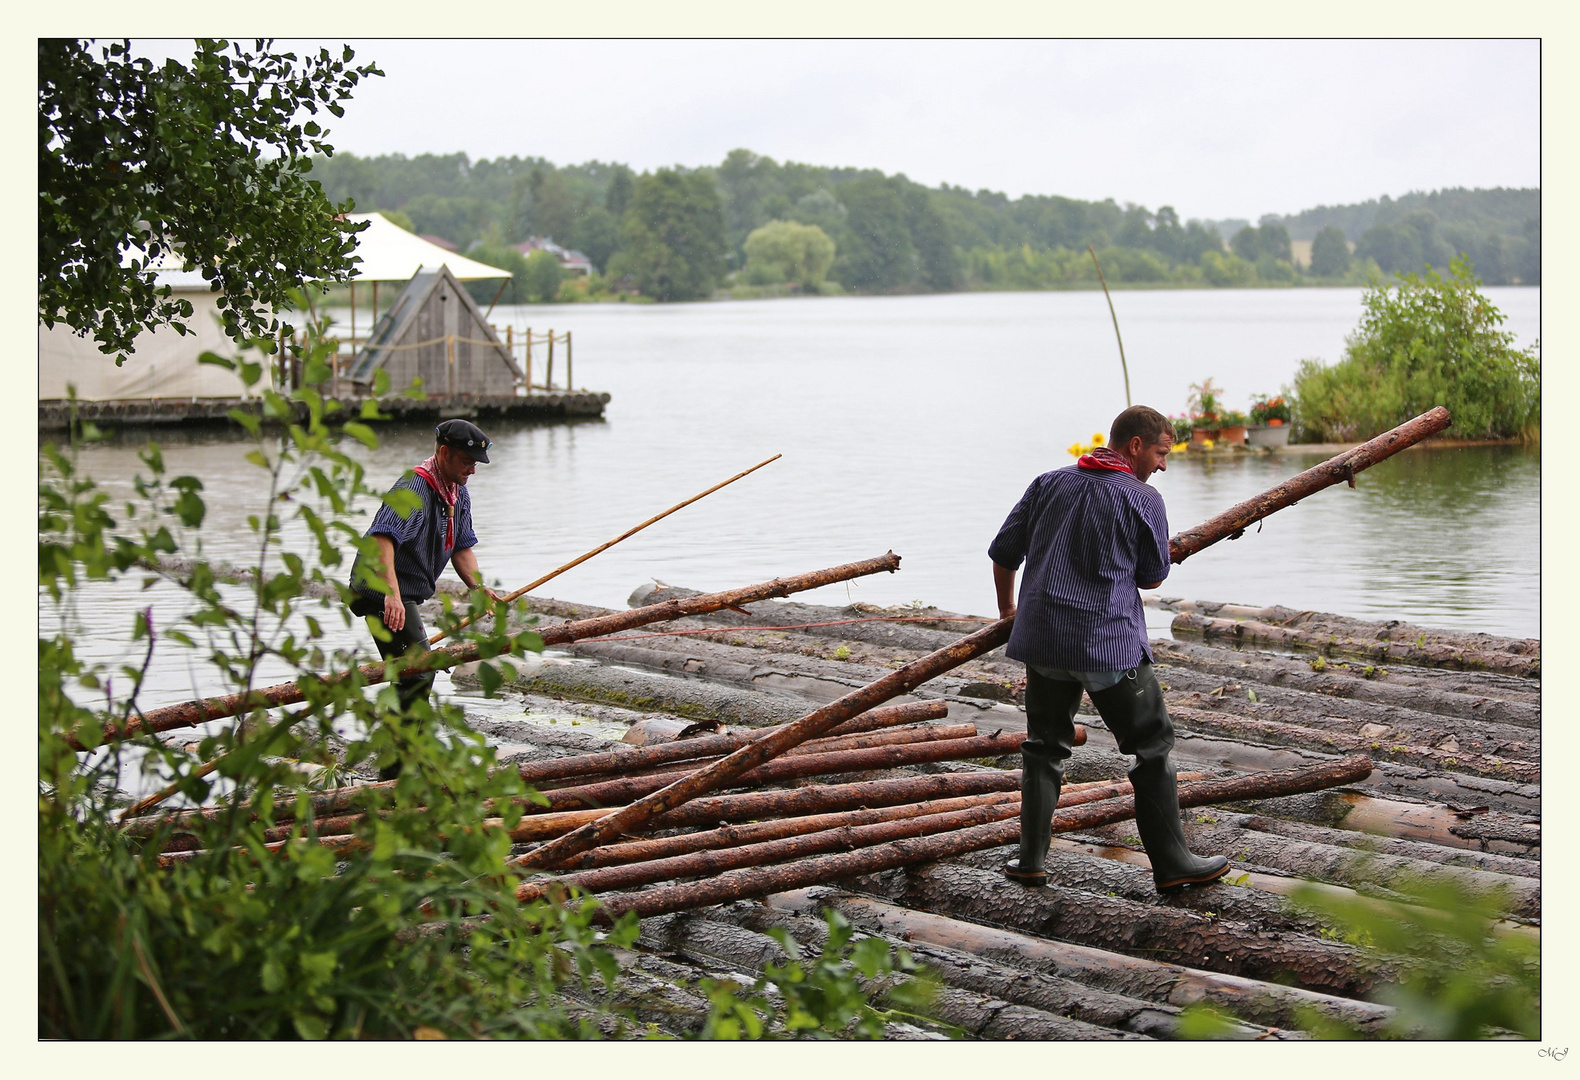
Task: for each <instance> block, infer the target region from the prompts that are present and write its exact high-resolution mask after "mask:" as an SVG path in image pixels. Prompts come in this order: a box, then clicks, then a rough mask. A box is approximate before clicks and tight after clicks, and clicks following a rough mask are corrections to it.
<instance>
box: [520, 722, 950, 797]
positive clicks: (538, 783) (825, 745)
mask: <svg viewBox="0 0 1580 1080" xmlns="http://www.w3.org/2000/svg"><path fill="white" fill-rule="evenodd" d="M976 735H977V726H976V725H975V724H920V725H914V726H906V727H896V728H890V729H888V730H887V731H868V732H859V733H856V734H853V735H833V736H826V737H824V738H821V739H812V740H810V741H808V742H804V743H802V744H801V745H800V746H798V747H796V748H795V749H794V750H789V751H786V753H785V755H784V756H785V758H786V759H789V758H796V757H805V756H807V755H808V754H826V753H833V752H836V751H841V750H870V749H872V748H873V747H875V746H898V745H904V746H911V745H916V744H920V743H930V742H943V741H946V740H949V739H971V738H975V737H976ZM722 738H723V739H726V740H728V741H731V742H734V743H735V744H736V745H735V746H734V747H731V748H730V749H732V750H738V749H740V748H741V747H742V746H744V745H746V743H748V742H750V741H751V738H752V737H751V736H750V735H744V736H742V735H726V736H722ZM686 741H688V742H689V741H691V740H689V739H688V740H686ZM671 745H673V744H671ZM729 752H730V751H729V750H720V751H715V752H714V753H711V754H698V755H696V756H695V757H690V758H679V759H675V760H672V761H667V762H659V763H655V764H644V765H631V766H627V767H626V768H620V769H610V768H603V769H598V770H596V771H593V772H576V773H573V774H571V775H569V776H554V775H552V774H553V772H554V771H555V768H554V767H555V766H557V765H559V764H560V763H561V762H574V761H575V760H576V759H575V758H561V759H560V760H559V761H545V762H541V763H540V765H541V768H539V769H533V770H531V771H532V773H533V774H534V775H528V776H523V777H522V779H524V780H526V781H527V782H528V783H530V784H532V785H533V786H534V787H536V788H538V789H539V790H541V791H551V790H554V789H555V788H557V787H564V786H565V785H567V784H572V783H586V782H590V781H591V780H593V779H607V778H610V777H611V776H612V775H618V776H624V777H633V776H649V775H655V774H656V773H658V772H659V771H663V772H669V773H673V772H675V771H676V770H679V771H682V772H684V771H686V770H688V769H695V768H698V767H700V766H701V765H704V764H706V763H708V762H710V761H713V760H716V759H718V758H721V757H723V756H724V755H725V754H726V753H729ZM621 756H625V755H621ZM522 768H523V769H525V768H526V766H522ZM543 773H548V774H549V775H542V774H543Z"/></svg>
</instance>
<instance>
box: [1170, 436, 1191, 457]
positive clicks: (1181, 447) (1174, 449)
mask: <svg viewBox="0 0 1580 1080" xmlns="http://www.w3.org/2000/svg"><path fill="white" fill-rule="evenodd" d="M1189 445H1190V440H1189V439H1186V440H1185V441H1184V442H1177V443H1175V444H1174V445H1173V446H1171V447H1169V451H1170V452H1171V453H1175V454H1178V453H1180V452H1182V451H1183V450H1184V449H1185V448H1186V447H1187V446H1189Z"/></svg>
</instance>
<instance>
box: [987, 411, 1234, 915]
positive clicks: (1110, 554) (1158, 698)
mask: <svg viewBox="0 0 1580 1080" xmlns="http://www.w3.org/2000/svg"><path fill="white" fill-rule="evenodd" d="M1173 441H1174V429H1173V426H1172V425H1171V424H1170V423H1169V421H1168V418H1167V417H1165V416H1164V415H1163V414H1162V413H1160V412H1158V411H1157V410H1156V409H1150V408H1148V407H1146V406H1145V405H1135V406H1132V407H1130V408H1128V409H1126V410H1125V411H1124V412H1122V413H1120V414H1119V415H1118V416H1117V417H1116V418H1115V419H1114V423H1113V427H1112V429H1111V430H1110V432H1109V440H1108V443H1109V444H1108V446H1106V447H1099V448H1098V449H1096V450H1093V451H1092V452H1091V453H1090V454H1086V455H1084V456H1082V457H1081V459H1080V460H1079V461H1078V462H1077V463H1076V464H1075V465H1071V466H1068V467H1066V468H1063V469H1055V470H1053V471H1051V472H1046V473H1043V474H1042V475H1041V476H1039V477H1037V479H1035V480H1033V481H1032V482H1031V486H1030V487H1028V488H1027V489H1026V493H1025V494H1024V495H1023V496H1021V499H1020V502H1018V503H1016V504H1015V508H1014V509H1013V510H1011V511H1010V514H1009V517H1008V518H1006V519H1005V521H1004V524H1003V526H1002V527H1001V528H1000V529H999V532H998V535H997V536H996V537H995V538H994V539H993V543H992V545H991V546H990V547H989V548H988V556H989V557H990V558H991V559H992V560H993V583H994V586H995V588H996V590H997V593H998V608H999V616H1000V617H1001V618H1008V617H1010V616H1015V626H1014V630H1013V632H1012V633H1011V635H1010V640H1009V647H1008V648H1007V649H1006V653H1007V655H1008V656H1009V657H1010V658H1011V659H1013V660H1020V661H1021V662H1023V663H1024V664H1025V665H1026V729H1027V739H1026V741H1025V742H1024V743H1023V744H1021V762H1022V764H1021V807H1020V857H1019V858H1018V859H1012V860H1011V861H1010V862H1009V864H1008V865H1007V866H1006V867H1005V870H1004V872H1005V874H1007V875H1008V876H1009V877H1010V878H1012V879H1013V880H1015V881H1018V882H1020V883H1022V884H1025V885H1043V884H1045V883H1046V882H1047V880H1048V875H1047V872H1046V871H1045V870H1044V869H1043V866H1044V862H1045V860H1046V858H1047V854H1048V846H1049V843H1050V841H1051V838H1052V829H1053V812H1054V809H1055V807H1057V806H1058V804H1059V789H1060V787H1061V785H1062V784H1063V781H1064V763H1065V760H1066V759H1068V758H1069V756H1070V752H1071V749H1072V747H1073V745H1074V739H1075V715H1076V710H1077V709H1078V708H1079V707H1080V704H1081V692H1082V690H1085V691H1086V693H1087V694H1089V695H1090V696H1091V699H1092V704H1093V705H1095V706H1096V707H1097V711H1098V713H1099V714H1100V715H1101V716H1102V718H1103V723H1104V724H1105V725H1106V726H1107V727H1108V730H1109V731H1111V732H1113V734H1114V737H1115V739H1116V740H1117V741H1118V743H1119V749H1120V751H1121V752H1122V753H1126V754H1132V755H1134V756H1135V759H1136V764H1135V766H1134V767H1133V768H1132V769H1131V770H1130V782H1131V784H1132V785H1133V786H1134V788H1135V800H1136V827H1137V831H1138V832H1140V834H1141V842H1142V844H1143V845H1144V846H1145V847H1146V850H1147V857H1148V858H1149V859H1150V860H1151V862H1152V878H1153V881H1154V883H1155V884H1156V885H1157V888H1158V890H1159V891H1160V892H1162V891H1168V890H1173V889H1177V888H1180V887H1182V886H1185V885H1191V884H1200V883H1204V882H1209V881H1214V880H1216V879H1218V878H1220V877H1222V876H1223V875H1224V874H1226V873H1228V872H1229V862H1228V860H1227V859H1225V858H1223V857H1222V856H1214V857H1212V858H1206V859H1203V858H1198V857H1197V856H1195V855H1193V854H1191V852H1190V849H1189V848H1188V847H1186V845H1185V832H1184V830H1183V829H1182V828H1181V826H1180V811H1179V792H1178V787H1177V784H1176V781H1175V774H1174V766H1173V764H1172V763H1171V762H1170V760H1169V751H1170V750H1171V749H1172V748H1173V746H1174V729H1173V726H1172V725H1171V724H1170V722H1169V714H1168V710H1167V708H1165V707H1164V704H1163V691H1162V689H1161V688H1160V687H1159V686H1158V681H1157V678H1156V677H1155V676H1154V675H1153V673H1152V653H1151V650H1150V649H1149V648H1148V646H1147V633H1146V620H1145V617H1144V616H1143V614H1142V609H1141V596H1140V594H1139V593H1138V592H1137V589H1138V587H1139V588H1142V589H1155V588H1157V587H1158V586H1159V585H1161V584H1162V583H1163V579H1164V578H1165V577H1167V576H1168V572H1169V531H1168V521H1167V518H1166V516H1165V514H1164V510H1163V498H1162V496H1160V495H1159V494H1158V493H1157V491H1156V490H1155V489H1153V488H1151V487H1148V486H1147V478H1148V477H1150V476H1151V475H1152V474H1153V473H1154V472H1162V471H1163V470H1164V469H1165V468H1166V461H1167V458H1168V454H1169V448H1170V446H1171V445H1172V444H1173ZM1022 562H1025V563H1026V574H1025V578H1024V580H1023V581H1022V584H1021V589H1020V604H1019V606H1018V608H1017V605H1016V603H1015V574H1016V571H1017V570H1018V569H1019V567H1020V564H1021V563H1022Z"/></svg>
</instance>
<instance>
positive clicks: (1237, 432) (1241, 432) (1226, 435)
mask: <svg viewBox="0 0 1580 1080" xmlns="http://www.w3.org/2000/svg"><path fill="white" fill-rule="evenodd" d="M1218 441H1219V442H1223V443H1227V444H1229V445H1230V446H1242V445H1244V443H1245V425H1244V424H1235V425H1234V426H1233V427H1227V426H1226V427H1221V428H1219V429H1218Z"/></svg>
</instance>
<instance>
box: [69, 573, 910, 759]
mask: <svg viewBox="0 0 1580 1080" xmlns="http://www.w3.org/2000/svg"><path fill="white" fill-rule="evenodd" d="M899 568H900V557H899V556H898V555H896V554H894V552H892V551H891V552H889V553H887V554H886V555H882V556H879V557H878V558H875V559H866V560H864V561H862V562H855V563H845V564H844V565H841V566H834V567H830V568H828V569H826V570H816V571H813V572H811V573H808V574H798V575H795V576H793V577H785V578H775V579H774V580H772V581H768V582H763V583H762V584H759V585H748V586H746V587H744V588H740V589H731V590H728V591H726V592H717V593H705V594H703V595H700V596H694V597H690V598H689V599H686V600H671V601H666V602H665V603H662V604H654V605H652V606H650V607H645V608H637V609H635V610H632V611H622V612H617V613H615V614H613V615H605V616H600V617H597V618H592V619H583V620H581V621H579V622H569V623H562V624H560V625H559V626H552V627H545V628H544V629H543V630H542V631H541V632H538V633H537V634H536V636H537V637H539V638H541V639H542V641H543V644H544V645H562V644H565V643H567V642H571V641H575V640H577V639H578V638H584V637H602V636H604V635H606V634H615V633H619V632H620V631H621V630H630V629H632V628H633V627H637V626H647V625H649V624H651V623H655V622H665V621H668V620H671V619H678V618H682V617H683V616H686V615H697V614H701V613H703V612H708V611H716V610H718V609H719V608H723V607H731V606H738V605H740V604H746V603H751V602H752V601H754V600H766V599H769V598H770V597H775V596H788V595H790V594H791V593H795V592H802V591H804V590H807V589H816V588H819V587H820V586H823V585H832V584H835V583H837V582H840V581H850V580H851V579H853V578H858V577H864V576H866V575H868V574H877V573H883V572H888V573H893V572H894V571H896V570H898V569H899ZM529 633H530V632H529ZM526 636H527V635H516V637H515V638H513V639H512V647H513V648H514V647H515V643H516V642H517V641H519V640H521V639H523V638H524V637H526ZM481 658H483V653H482V646H481V645H479V644H477V643H475V642H474V643H467V644H463V645H454V646H451V647H449V648H445V649H437V650H435V651H433V652H430V653H424V654H422V655H420V656H418V657H416V658H412V659H407V660H405V661H404V662H402V661H390V662H388V663H385V662H383V661H380V662H379V663H374V664H364V665H362V666H361V667H359V668H357V669H356V670H355V672H354V673H351V672H343V673H341V674H338V675H334V676H330V677H329V678H327V679H326V678H323V677H321V676H316V675H304V676H302V678H300V679H298V680H297V681H296V682H289V683H280V684H278V685H275V686H269V687H264V688H262V689H259V690H253V691H249V692H248V693H244V694H226V695H224V696H221V697H213V698H203V699H200V700H197V701H189V702H186V703H184V704H181V705H170V706H167V707H165V708H161V709H151V710H149V711H147V712H145V713H143V714H142V715H141V716H140V717H138V718H135V719H133V720H130V721H129V722H128V723H126V724H125V725H120V724H111V725H109V726H107V727H106V728H105V730H104V738H105V739H106V740H111V739H126V738H131V737H132V736H134V735H139V734H142V733H144V732H153V731H169V730H171V729H172V728H181V727H194V726H196V725H198V724H203V723H207V722H208V721H210V720H219V719H222V718H224V717H228V716H236V715H238V714H239V713H243V712H248V711H250V710H252V709H267V708H273V707H275V706H277V705H290V704H294V703H296V702H299V701H304V700H306V698H307V693H306V692H305V691H304V687H313V686H317V685H322V684H325V683H328V682H331V681H340V680H343V679H347V678H351V677H356V678H359V679H361V680H362V681H363V682H365V683H369V684H372V683H381V682H385V681H387V680H389V679H391V678H399V677H401V676H402V675H405V674H409V673H411V672H416V671H430V670H439V669H443V668H448V667H454V666H455V665H456V664H461V663H465V662H467V661H470V660H477V659H481ZM392 669H393V670H392ZM73 745H74V746H76V748H77V749H79V750H80V749H82V747H81V746H80V744H76V743H73Z"/></svg>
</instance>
